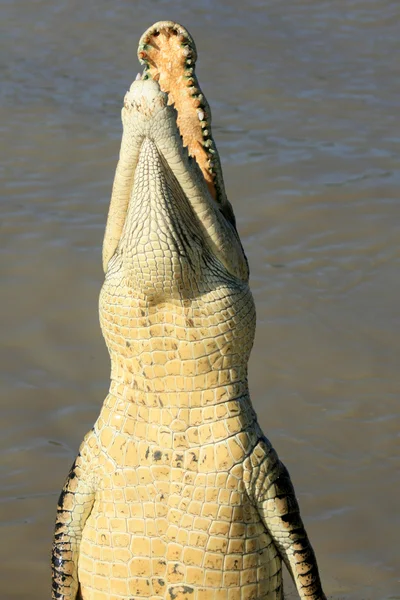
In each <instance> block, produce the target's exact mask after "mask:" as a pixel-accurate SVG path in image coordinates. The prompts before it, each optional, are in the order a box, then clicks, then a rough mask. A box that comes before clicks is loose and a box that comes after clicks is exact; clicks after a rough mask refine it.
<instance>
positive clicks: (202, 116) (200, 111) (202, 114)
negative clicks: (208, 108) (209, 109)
mask: <svg viewBox="0 0 400 600" xmlns="http://www.w3.org/2000/svg"><path fill="white" fill-rule="evenodd" d="M197 116H198V117H199V121H202V120H203V119H204V113H203V111H202V110H199V111H197Z"/></svg>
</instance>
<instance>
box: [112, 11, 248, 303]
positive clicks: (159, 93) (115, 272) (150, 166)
mask: <svg viewBox="0 0 400 600" xmlns="http://www.w3.org/2000/svg"><path fill="white" fill-rule="evenodd" d="M138 55H139V60H140V61H141V63H142V64H143V65H144V72H143V75H139V76H138V77H137V80H136V81H134V83H133V84H132V85H131V87H130V90H129V91H128V92H127V94H126V96H125V100H124V107H123V109H122V123H123V136H122V144H121V152H120V160H119V163H118V167H117V171H116V176H115V181H114V187H113V193H112V199H111V205H110V212H109V216H108V222H107V228H106V234H105V238H104V246H103V265H104V270H105V271H106V274H107V275H106V276H107V278H108V279H115V278H116V277H117V276H118V277H121V274H123V276H124V278H125V281H130V282H131V284H132V287H134V288H135V289H137V290H138V291H139V292H142V293H144V294H145V295H153V296H154V295H156V296H157V295H158V294H160V295H164V296H165V295H166V294H167V295H176V294H179V295H182V293H183V291H185V290H186V291H187V290H188V289H192V291H193V292H194V293H196V292H198V291H200V290H199V288H201V287H204V286H202V281H203V280H205V279H208V280H209V279H210V273H215V272H216V271H218V273H219V276H223V277H224V276H229V277H234V278H236V279H237V280H239V281H241V282H247V280H248V266H247V261H246V257H245V255H244V252H243V249H242V246H241V243H240V239H239V236H238V234H237V231H236V226H235V218H234V215H233V211H232V207H231V205H230V203H229V202H228V200H227V197H226V194H225V189H224V183H223V177H222V171H221V166H220V162H219V156H218V153H217V150H216V147H215V143H214V140H213V138H212V135H211V113H210V109H209V106H208V104H207V101H206V100H205V98H204V96H203V95H202V93H201V91H200V88H199V85H198V82H197V78H196V75H195V72H194V67H195V61H196V49H195V45H194V42H193V40H192V38H191V36H190V35H189V34H188V32H187V31H186V30H185V29H184V28H183V27H182V26H180V25H177V24H176V23H172V22H169V21H164V22H160V23H156V24H155V25H153V26H152V27H151V28H150V29H148V30H147V31H146V32H145V33H144V35H143V36H142V38H141V40H140V43H139V54H138ZM211 278H212V277H211ZM194 286H195V288H196V289H194Z"/></svg>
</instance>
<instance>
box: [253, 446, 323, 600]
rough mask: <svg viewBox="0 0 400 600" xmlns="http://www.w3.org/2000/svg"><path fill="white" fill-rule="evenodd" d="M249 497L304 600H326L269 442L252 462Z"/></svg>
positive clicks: (287, 482)
mask: <svg viewBox="0 0 400 600" xmlns="http://www.w3.org/2000/svg"><path fill="white" fill-rule="evenodd" d="M248 468H249V471H250V477H249V494H250V496H251V498H252V500H253V501H254V503H255V505H256V506H257V508H258V511H259V513H260V515H261V518H262V520H263V522H264V525H265V526H266V528H267V529H268V531H269V532H270V534H271V536H272V539H273V541H274V544H275V546H276V548H277V550H278V552H279V553H280V555H281V557H282V559H283V560H284V562H285V564H286V566H287V568H288V570H289V572H290V574H291V576H292V578H293V581H294V582H295V584H296V587H297V591H298V593H299V596H300V598H301V599H302V600H326V596H325V594H324V592H323V591H322V586H321V581H320V577H319V572H318V566H317V561H316V558H315V554H314V550H313V549H312V546H311V544H310V541H309V539H308V536H307V533H306V530H305V528H304V525H303V522H302V520H301V517H300V511H299V505H298V503H297V500H296V496H295V493H294V489H293V484H292V482H291V480H290V476H289V473H288V471H287V469H286V467H285V466H284V465H283V464H282V463H281V461H280V460H279V458H278V456H277V454H276V452H275V450H274V449H273V448H272V446H271V444H270V443H269V441H268V440H267V439H263V440H261V441H260V442H259V443H258V445H257V446H256V448H255V449H254V451H253V455H252V457H251V459H249V463H248Z"/></svg>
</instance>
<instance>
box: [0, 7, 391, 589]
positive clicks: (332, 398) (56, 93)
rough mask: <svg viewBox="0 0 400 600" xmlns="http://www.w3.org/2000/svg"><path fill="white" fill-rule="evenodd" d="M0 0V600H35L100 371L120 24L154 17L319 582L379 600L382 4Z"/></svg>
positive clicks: (383, 427)
mask: <svg viewBox="0 0 400 600" xmlns="http://www.w3.org/2000/svg"><path fill="white" fill-rule="evenodd" d="M1 8H2V27H3V29H4V31H3V33H2V35H1V41H0V54H1V68H2V71H3V76H2V85H1V90H0V101H1V108H0V111H1V123H2V125H1V128H2V135H3V144H2V150H3V154H4V156H3V160H2V164H3V171H2V176H1V177H2V180H3V181H2V183H3V186H2V187H3V190H4V195H3V198H2V204H1V209H2V210H1V212H2V217H1V256H2V259H3V260H2V273H1V280H0V284H1V292H2V310H1V312H0V326H1V331H2V339H3V346H2V350H1V372H2V384H1V385H2V411H1V414H2V425H3V430H2V434H1V448H2V470H1V482H0V494H1V500H2V503H1V505H0V506H1V524H2V536H1V554H0V565H1V567H0V568H1V570H2V573H1V576H0V577H1V588H2V590H1V592H0V598H1V600H17V599H18V600H25V599H28V598H29V600H43V599H45V598H49V567H48V557H49V551H50V545H51V535H52V527H53V520H54V513H55V505H56V501H57V496H58V494H59V491H60V488H61V486H62V484H63V480H64V478H65V476H66V473H67V471H68V468H69V465H70V463H71V462H72V460H73V458H74V456H75V453H76V451H77V447H78V445H79V443H80V441H81V439H82V437H83V435H84V433H85V432H86V431H87V430H88V428H90V427H91V426H92V424H93V422H94V420H95V418H96V415H97V413H98V411H99V407H100V404H101V402H102V400H103V398H104V397H105V394H106V391H107V385H108V375H109V363H108V356H107V352H106V349H105V346H104V343H103V340H102V337H101V334H100V328H99V324H98V316H97V297H98V293H99V289H100V286H101V283H102V271H101V259H100V246H101V242H102V235H103V230H104V224H105V217H106V212H107V205H108V202H109V197H110V188H111V183H112V178H113V172H114V168H115V164H116V159H117V154H118V145H119V138H120V133H121V127H120V117H119V112H120V107H121V103H122V98H123V95H124V93H125V90H126V89H127V87H128V86H129V84H130V82H131V80H132V79H133V78H134V76H135V75H136V72H137V70H138V63H137V61H136V58H135V52H136V45H137V41H138V39H139V36H140V34H141V33H142V32H143V31H144V29H145V28H147V27H148V26H149V25H151V24H152V23H153V22H154V21H156V20H159V19H166V18H167V19H168V18H170V19H176V20H178V21H180V22H182V23H183V24H185V25H186V26H187V27H188V28H189V30H190V31H191V33H192V34H193V35H194V37H195V39H196V42H197V46H198V50H199V54H200V61H199V66H198V72H199V77H200V79H201V82H202V87H203V89H204V91H205V93H206V95H207V97H208V99H209V101H210V103H211V106H212V109H213V117H214V133H215V137H216V140H217V143H218V146H219V149H220V152H221V155H222V159H223V163H224V172H225V179H226V182H227V188H228V192H229V196H230V199H231V201H232V203H233V205H234V207H235V211H236V215H237V219H238V225H239V230H240V232H241V236H242V240H243V244H244V247H245V249H246V252H247V255H248V258H249V261H250V265H251V270H252V288H253V292H254V295H255V299H256V303H257V310H258V330H257V339H256V345H255V348H254V350H253V354H252V359H251V366H250V382H251V390H252V396H253V401H254V405H255V407H256V409H257V411H258V414H259V417H260V421H261V424H262V425H263V427H264V429H265V432H266V433H267V435H268V437H269V438H270V439H271V441H272V442H273V443H274V445H275V447H276V449H277V450H278V452H279V454H280V456H281V458H282V459H284V461H285V462H286V464H287V466H288V467H289V470H290V472H291V474H292V478H293V480H294V482H295V486H296V490H297V494H298V496H299V500H300V504H301V507H302V512H303V516H304V518H305V521H306V523H307V526H308V530H309V533H310V535H311V538H312V541H313V544H314V547H315V549H316V552H317V555H318V558H319V563H320V568H321V571H322V576H323V580H324V583H325V588H326V592H327V594H328V596H329V597H331V598H334V599H336V600H339V599H344V598H346V599H351V600H389V599H391V600H394V599H399V598H400V582H399V579H400V560H399V559H400V550H399V537H400V516H399V506H400V494H399V488H400V486H399V479H400V464H399V463H400V461H399V420H398V413H399V410H398V398H399V392H400V376H399V370H400V369H399V366H400V358H399V355H400V335H399V325H400V318H399V294H400V251H399V241H400V206H399V185H400V161H399V150H400V129H399V117H400V73H399V56H400V53H399V51H400V33H399V32H400V4H399V3H398V1H397V0H395V1H389V0H379V1H378V0H346V1H345V0H336V1H335V2H328V1H326V2H324V1H316V0H309V1H307V2H305V1H304V0H303V1H299V0H298V1H296V0H286V1H285V2H278V1H275V2H274V1H270V2H268V3H264V2H261V1H258V0H248V1H247V2H246V3H244V2H229V1H228V0H224V1H217V2H211V1H203V2H197V3H191V5H190V4H189V3H188V2H183V0H181V1H179V0H171V1H170V2H165V1H161V0H160V1H158V2H152V3H150V2H147V3H133V2H123V1H122V0H115V1H114V2H106V1H105V0H97V1H96V2H94V1H93V0H90V1H87V2H85V3H81V2H77V1H76V0H53V1H52V2H50V1H49V0H42V1H40V0H38V1H36V0H35V1H34V2H32V1H31V2H28V1H26V0H21V1H20V2H18V3H17V2H11V1H8V2H7V1H6V0H4V1H3V2H2V3H1ZM288 596H289V597H290V598H295V594H294V592H293V591H291V588H290V587H288Z"/></svg>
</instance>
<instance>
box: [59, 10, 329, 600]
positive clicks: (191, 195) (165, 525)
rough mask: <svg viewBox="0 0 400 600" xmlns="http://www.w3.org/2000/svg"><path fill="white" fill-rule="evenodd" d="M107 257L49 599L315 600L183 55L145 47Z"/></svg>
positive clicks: (240, 264) (230, 229) (311, 567)
mask: <svg viewBox="0 0 400 600" xmlns="http://www.w3.org/2000/svg"><path fill="white" fill-rule="evenodd" d="M138 57H139V61H140V63H141V64H142V65H143V73H142V74H138V76H137V78H136V80H135V81H134V82H133V83H132V85H131V86H130V89H129V91H128V92H127V93H126V95H125V99H124V106H123V108H122V124H123V134H122V141H121V150H120V156H119V161H118V165H117V168H116V174H115V180H114V185H113V189H112V195H111V203H110V208H109V214H108V219H107V225H106V231H105V236H104V244H103V266H104V271H105V280H104V284H103V286H102V289H101V292H100V301H99V313H100V324H101V328H102V332H103V335H104V338H105V341H106V345H107V347H108V350H109V354H110V359H111V378H110V379H111V383H110V388H109V393H108V395H107V397H106V399H105V401H104V404H103V406H102V408H101V411H100V414H99V417H98V419H97V421H96V423H95V425H94V427H93V429H92V430H91V431H90V432H89V433H88V434H87V435H86V437H85V438H84V441H83V443H82V445H81V447H80V449H79V454H78V456H77V458H76V460H75V462H74V464H73V465H72V468H71V470H70V473H69V476H68V478H67V480H66V483H65V485H64V488H63V490H62V492H61V495H60V498H59V504H58V509H57V519H56V527H55V536H54V544H53V555H52V569H53V580H52V581H53V584H52V598H53V599H54V600H76V599H77V598H82V599H83V600H140V599H144V598H146V599H152V600H266V599H268V600H280V599H282V598H283V583H282V563H284V564H285V565H286V566H287V568H288V570H289V572H290V574H291V576H292V578H293V580H294V582H295V585H296V588H297V591H298V594H299V596H300V598H301V599H308V600H324V599H325V595H324V593H323V591H322V587H321V582H320V577H319V572H318V567H317V563H316V558H315V554H314V551H313V549H312V546H311V545H310V542H309V539H308V536H307V533H306V531H305V529H304V526H303V523H302V520H301V517H300V514H299V507H298V503H297V500H296V497H295V493H294V489H293V486H292V483H291V480H290V477H289V474H288V471H287V469H286V468H285V466H284V465H283V464H282V462H281V461H280V460H279V458H278V456H277V454H276V452H275V450H274V449H273V448H272V446H271V443H270V442H269V441H268V439H267V438H266V437H265V435H264V434H263V432H262V431H261V428H260V426H259V424H258V421H257V416H256V413H255V411H254V409H253V407H252V404H251V401H250V397H249V390H248V381H247V365H248V360H249V355H250V351H251V348H252V345H253V339H254V334H255V319H256V317H255V307H254V302H253V298H252V294H251V291H250V288H249V283H248V281H249V268H248V263H247V260H246V257H245V254H244V252H243V249H242V245H241V241H240V238H239V235H238V232H237V228H236V223H235V216H234V213H233V210H232V206H231V204H230V203H229V201H228V199H227V196H226V192H225V188H224V182H223V176H222V170H221V164H220V159H219V155H218V152H217V149H216V146H215V142H214V139H213V137H212V132H211V112H210V108H209V105H208V103H207V101H206V99H205V97H204V95H203V94H202V92H201V90H200V87H199V84H198V80H197V76H196V74H195V63H196V59H197V52H196V47H195V44H194V41H193V39H192V37H191V36H190V34H189V33H188V31H187V30H186V29H185V28H184V27H182V26H181V25H179V24H177V23H174V22H171V21H162V22H158V23H156V24H155V25H153V26H152V27H150V28H149V29H148V30H147V31H146V32H145V33H144V34H143V36H142V38H141V39H140V43H139V50H138Z"/></svg>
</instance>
